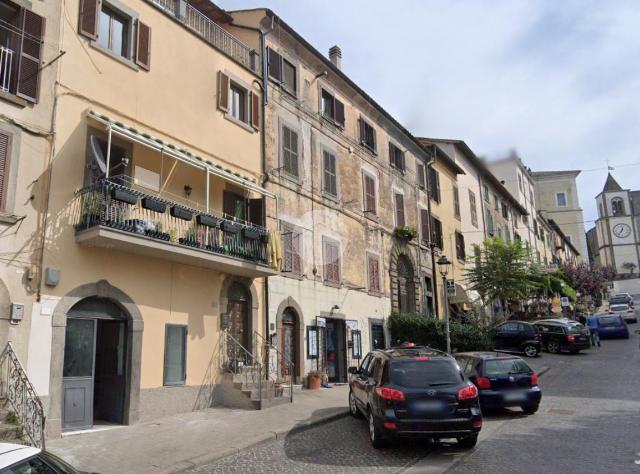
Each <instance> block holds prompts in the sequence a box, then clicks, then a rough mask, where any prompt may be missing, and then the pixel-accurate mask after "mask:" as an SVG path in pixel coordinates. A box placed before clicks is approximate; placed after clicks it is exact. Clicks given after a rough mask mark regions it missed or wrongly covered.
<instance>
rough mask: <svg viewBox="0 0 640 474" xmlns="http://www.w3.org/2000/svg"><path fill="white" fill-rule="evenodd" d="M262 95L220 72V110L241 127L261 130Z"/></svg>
mask: <svg viewBox="0 0 640 474" xmlns="http://www.w3.org/2000/svg"><path fill="white" fill-rule="evenodd" d="M260 106H261V104H260V95H259V94H256V93H253V92H251V90H250V89H249V87H248V86H246V85H243V84H241V83H240V82H239V81H236V80H233V79H231V78H230V77H229V76H228V75H227V74H226V73H225V72H223V71H219V72H218V108H219V109H220V110H222V111H223V112H225V116H226V117H228V118H229V119H230V120H232V121H234V122H236V123H239V124H241V125H243V126H244V125H247V126H249V125H250V126H251V127H252V128H253V129H254V130H259V129H260Z"/></svg>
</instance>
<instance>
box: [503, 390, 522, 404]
mask: <svg viewBox="0 0 640 474" xmlns="http://www.w3.org/2000/svg"><path fill="white" fill-rule="evenodd" d="M525 398H526V395H525V394H524V393H518V392H515V393H505V394H504V401H505V402H521V401H523V400H524V399H525Z"/></svg>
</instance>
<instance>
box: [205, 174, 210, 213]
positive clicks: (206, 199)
mask: <svg viewBox="0 0 640 474" xmlns="http://www.w3.org/2000/svg"><path fill="white" fill-rule="evenodd" d="M205 169H206V171H207V173H206V176H207V185H206V193H207V196H206V198H205V203H206V204H205V205H206V208H207V214H208V213H209V168H205Z"/></svg>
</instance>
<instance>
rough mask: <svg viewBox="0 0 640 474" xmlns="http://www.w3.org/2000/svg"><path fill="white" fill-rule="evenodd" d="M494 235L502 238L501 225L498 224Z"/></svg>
mask: <svg viewBox="0 0 640 474" xmlns="http://www.w3.org/2000/svg"><path fill="white" fill-rule="evenodd" d="M496 235H497V236H498V238H499V239H500V240H502V227H500V226H498V228H497V230H496Z"/></svg>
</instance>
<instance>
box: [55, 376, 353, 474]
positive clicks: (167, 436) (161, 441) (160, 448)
mask: <svg viewBox="0 0 640 474" xmlns="http://www.w3.org/2000/svg"><path fill="white" fill-rule="evenodd" d="M348 390H349V387H348V386H339V387H333V388H329V389H320V390H304V391H301V392H297V393H294V403H293V404H284V405H279V406H277V407H273V408H269V409H266V410H256V411H247V410H233V409H228V408H211V409H208V410H203V411H197V412H189V413H183V414H180V415H173V416H168V417H164V418H159V419H157V420H153V421H150V422H146V423H140V424H137V425H132V426H123V427H118V428H114V429H109V430H105V431H98V432H93V433H86V434H79V435H71V436H66V437H64V438H61V439H55V440H50V441H48V443H47V449H48V450H49V451H51V452H52V453H54V454H56V455H58V456H60V457H62V458H63V459H65V460H66V461H68V462H69V463H71V464H72V465H73V466H74V467H76V468H77V469H79V470H82V471H89V472H98V473H101V474H107V473H123V474H124V473H170V472H177V471H182V470H184V469H188V468H190V467H193V466H194V465H200V464H204V463H206V462H211V461H214V460H216V459H219V458H221V457H224V456H228V455H230V454H234V453H237V452H238V451H240V450H243V449H247V448H249V447H251V446H254V445H256V444H259V443H263V442H267V441H270V440H274V439H276V438H280V437H282V436H286V435H287V434H288V433H289V432H290V431H291V430H298V429H302V428H304V427H305V426H308V425H311V424H316V423H321V422H323V421H327V420H331V419H333V418H335V417H339V416H343V415H345V414H347V413H348V406H347V402H348V400H347V398H348V397H347V395H348Z"/></svg>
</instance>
